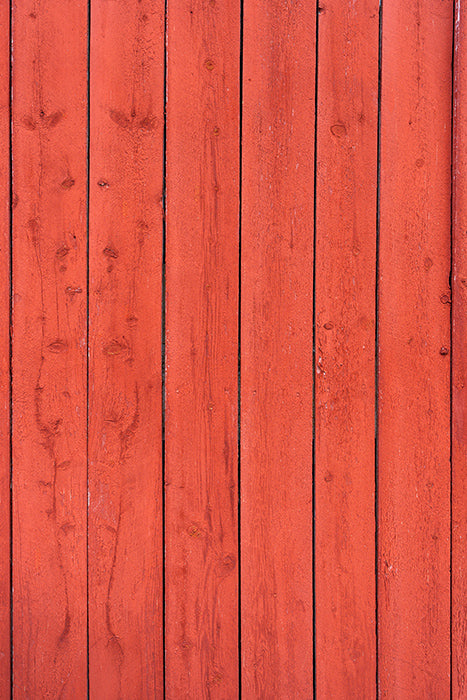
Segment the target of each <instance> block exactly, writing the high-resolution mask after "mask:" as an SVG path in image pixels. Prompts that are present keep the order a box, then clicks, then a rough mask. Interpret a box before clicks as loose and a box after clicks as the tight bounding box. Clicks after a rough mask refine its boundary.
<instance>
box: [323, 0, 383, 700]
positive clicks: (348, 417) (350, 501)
mask: <svg viewBox="0 0 467 700" xmlns="http://www.w3.org/2000/svg"><path fill="white" fill-rule="evenodd" d="M378 10H379V8H378V2H377V1H376V2H375V0H365V1H364V2H359V3H354V2H351V1H349V2H342V0H332V1H330V2H327V3H326V6H325V10H324V11H323V12H321V13H320V15H319V32H318V46H319V52H318V99H317V112H318V113H317V173H316V176H317V189H316V251H315V256H316V282H315V309H316V330H315V332H316V358H315V372H316V375H315V376H316V452H315V459H316V466H315V478H316V486H315V489H316V509H315V523H316V561H315V572H316V573H315V575H316V613H315V614H316V654H317V658H316V691H317V696H318V697H327V698H335V699H336V700H337V698H349V697H365V698H367V699H368V700H370V698H374V697H375V696H376V684H375V679H376V621H375V607H376V591H375V581H376V572H375V539H374V532H375V508H374V503H375V425H374V416H375V283H376V275H375V270H376V227H377V212H376V195H377V192H376V190H377V157H378V150H377V148H378V39H379V11H378ZM357 591H358V593H357ZM330 659H332V663H330Z"/></svg>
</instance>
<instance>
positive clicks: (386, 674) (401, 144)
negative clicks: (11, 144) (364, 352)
mask: <svg viewBox="0 0 467 700" xmlns="http://www.w3.org/2000/svg"><path fill="white" fill-rule="evenodd" d="M382 41H383V44H382V103H381V224H380V226H381V228H380V237H381V238H380V277H379V291H380V294H379V454H378V459H379V499H378V501H379V583H378V591H379V596H378V604H379V669H380V695H381V697H383V698H394V697H401V698H413V697H427V698H428V697H433V698H434V697H436V698H447V697H449V692H450V648H449V647H450V642H449V636H450V620H449V618H450V574H449V569H450V460H449V457H450V437H449V433H450V305H449V298H450V290H449V272H450V195H451V186H450V148H451V143H450V126H451V81H450V75H451V51H452V3H446V2H442V1H441V0H427V2H424V3H413V4H411V3H405V2H400V1H397V2H392V3H385V4H384V7H383V36H382Z"/></svg>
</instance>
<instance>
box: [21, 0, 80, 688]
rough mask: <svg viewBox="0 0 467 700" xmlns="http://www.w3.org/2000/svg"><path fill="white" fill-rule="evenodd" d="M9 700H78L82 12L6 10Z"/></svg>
mask: <svg viewBox="0 0 467 700" xmlns="http://www.w3.org/2000/svg"><path fill="white" fill-rule="evenodd" d="M12 12H13V17H12V21H13V25H12V31H13V37H12V39H13V73H12V80H13V104H12V118H13V127H12V128H13V131H12V138H13V141H12V149H13V162H14V168H13V204H14V205H15V208H14V210H13V222H12V223H13V294H14V296H13V358H12V371H13V389H12V390H13V426H12V429H13V538H14V539H13V586H14V593H13V628H14V630H13V648H14V694H15V697H16V698H38V697H61V698H78V697H85V695H86V675H87V673H86V188H87V184H86V180H87V178H86V143H87V130H86V121H87V117H86V115H87V103H86V94H87V2H84V0H78V1H77V2H74V3H63V2H62V1H61V0H23V1H22V2H19V1H16V0H14V1H13V3H12Z"/></svg>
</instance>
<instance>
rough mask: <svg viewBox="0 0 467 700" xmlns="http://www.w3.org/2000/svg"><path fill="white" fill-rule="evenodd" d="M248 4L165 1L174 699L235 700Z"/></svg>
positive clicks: (170, 681) (169, 638) (169, 594)
mask: <svg viewBox="0 0 467 700" xmlns="http://www.w3.org/2000/svg"><path fill="white" fill-rule="evenodd" d="M240 4H241V3H240V1H239V0H226V1H225V2H222V3H220V2H214V1H210V2H201V1H200V0H194V1H193V0H169V2H168V36H167V46H168V73H167V81H168V84H167V257H166V270H167V274H166V289H167V307H166V309H167V310H166V314H167V315H166V343H167V345H166V368H167V375H166V376H167V378H166V392H167V393H166V411H167V412H166V443H165V444H166V573H165V575H166V617H165V620H166V642H167V649H166V697H167V698H168V700H178V698H195V697H196V698H200V699H201V698H209V699H210V700H214V699H215V698H219V700H220V699H221V698H227V697H232V698H233V697H237V695H238V541H237V540H238V538H237V511H238V502H237V471H238V459H237V383H238V379H237V369H238V253H239V167H240V166H239V152H240V143H239V124H240Z"/></svg>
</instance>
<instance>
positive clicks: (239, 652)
mask: <svg viewBox="0 0 467 700" xmlns="http://www.w3.org/2000/svg"><path fill="white" fill-rule="evenodd" d="M243 20H244V7H243V0H240V56H239V58H240V65H239V70H240V90H239V102H240V104H239V152H238V154H239V181H238V331H237V332H238V368H237V370H238V385H237V402H238V404H237V459H238V473H237V480H238V481H237V491H238V510H237V519H238V523H237V527H238V532H237V537H238V696H239V698H240V699H241V697H242V538H241V533H242V531H241V516H242V501H241V388H242V385H241V363H242V358H241V354H242V353H241V351H242V325H241V320H242V201H243V200H242V176H243Z"/></svg>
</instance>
